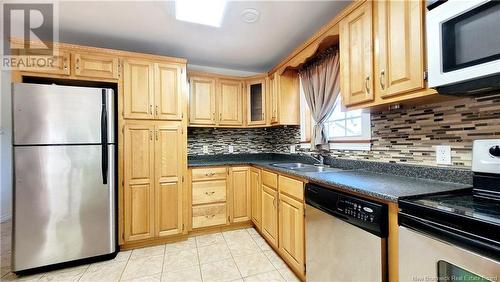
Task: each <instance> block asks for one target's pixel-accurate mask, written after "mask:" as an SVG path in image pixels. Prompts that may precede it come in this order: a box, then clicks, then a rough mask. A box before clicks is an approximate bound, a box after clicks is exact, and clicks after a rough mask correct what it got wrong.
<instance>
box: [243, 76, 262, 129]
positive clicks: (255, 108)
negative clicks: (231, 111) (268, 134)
mask: <svg viewBox="0 0 500 282" xmlns="http://www.w3.org/2000/svg"><path fill="white" fill-rule="evenodd" d="M247 124H248V125H250V126H251V125H263V124H266V83H265V80H264V79H259V80H254V81H249V82H247Z"/></svg>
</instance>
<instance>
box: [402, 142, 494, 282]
mask: <svg viewBox="0 0 500 282" xmlns="http://www.w3.org/2000/svg"><path fill="white" fill-rule="evenodd" d="M472 169H473V171H474V176H473V179H474V185H473V186H474V187H473V188H472V189H467V190H462V191H456V192H451V193H450V192H448V193H444V194H434V195H425V196H417V197H411V198H406V199H402V200H400V201H399V207H400V208H401V212H400V213H399V225H400V227H399V280H400V281H498V279H499V278H500V197H499V195H500V140H498V139H496V140H478V141H475V142H474V146H473V167H472Z"/></svg>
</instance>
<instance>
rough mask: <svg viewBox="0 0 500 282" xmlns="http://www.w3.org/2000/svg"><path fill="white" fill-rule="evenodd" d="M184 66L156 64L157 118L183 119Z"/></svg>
mask: <svg viewBox="0 0 500 282" xmlns="http://www.w3.org/2000/svg"><path fill="white" fill-rule="evenodd" d="M181 71H182V68H181V66H180V65H177V64H166V63H159V64H156V65H155V109H154V110H155V114H154V116H155V118H156V119H165V120H181V119H182V85H181V81H182V80H181Z"/></svg>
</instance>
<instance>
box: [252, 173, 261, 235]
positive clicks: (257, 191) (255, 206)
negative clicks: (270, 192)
mask: <svg viewBox="0 0 500 282" xmlns="http://www.w3.org/2000/svg"><path fill="white" fill-rule="evenodd" d="M250 195H251V204H252V222H253V223H254V224H255V226H256V227H257V229H259V230H260V229H261V222H262V185H261V180H260V169H256V168H251V169H250Z"/></svg>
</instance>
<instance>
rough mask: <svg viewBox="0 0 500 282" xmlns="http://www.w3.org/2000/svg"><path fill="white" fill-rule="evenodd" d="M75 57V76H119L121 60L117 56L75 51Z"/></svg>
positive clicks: (112, 77)
mask: <svg viewBox="0 0 500 282" xmlns="http://www.w3.org/2000/svg"><path fill="white" fill-rule="evenodd" d="M73 58H74V59H73V72H74V74H75V76H86V77H99V78H110V79H118V78H119V73H120V72H119V60H118V57H116V56H105V55H96V54H85V53H74V54H73Z"/></svg>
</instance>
